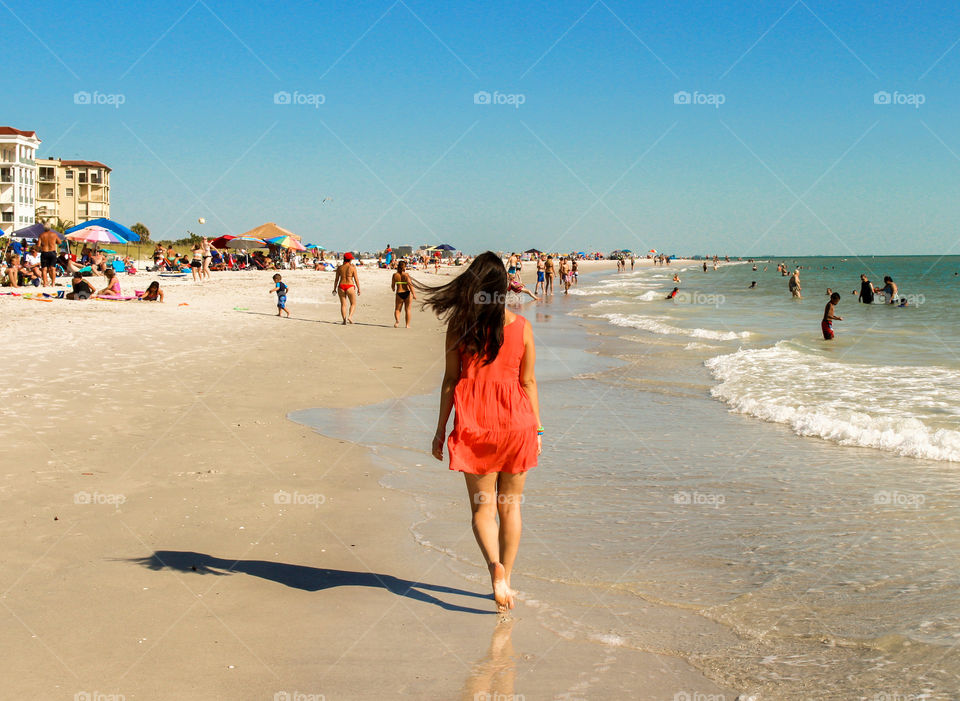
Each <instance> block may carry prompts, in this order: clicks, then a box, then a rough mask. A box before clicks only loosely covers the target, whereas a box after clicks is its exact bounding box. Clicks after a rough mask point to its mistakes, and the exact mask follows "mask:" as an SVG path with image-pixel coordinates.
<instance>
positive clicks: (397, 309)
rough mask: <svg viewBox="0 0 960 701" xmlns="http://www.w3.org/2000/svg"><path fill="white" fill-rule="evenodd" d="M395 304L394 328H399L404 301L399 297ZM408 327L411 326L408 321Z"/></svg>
mask: <svg viewBox="0 0 960 701" xmlns="http://www.w3.org/2000/svg"><path fill="white" fill-rule="evenodd" d="M394 302H395V304H394V310H393V318H394V319H395V321H394V322H393V328H397V327H398V326H400V309H401V308H402V307H403V300H402V299H400V298H399V297H397V298H396V300H394ZM407 326H410V322H409V321H407Z"/></svg>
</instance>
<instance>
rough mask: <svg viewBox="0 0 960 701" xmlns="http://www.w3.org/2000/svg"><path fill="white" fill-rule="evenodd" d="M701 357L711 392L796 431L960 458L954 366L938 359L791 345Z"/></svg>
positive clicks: (959, 389) (959, 397) (958, 384)
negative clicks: (865, 357) (863, 360)
mask: <svg viewBox="0 0 960 701" xmlns="http://www.w3.org/2000/svg"><path fill="white" fill-rule="evenodd" d="M705 365H706V366H707V368H709V369H710V371H711V372H712V373H713V376H714V377H715V378H716V379H717V380H719V381H720V384H718V385H717V386H716V387H714V388H713V389H712V390H711V393H712V394H713V396H714V397H717V398H718V399H721V400H723V401H724V402H726V403H727V404H728V405H729V406H730V407H731V408H732V409H733V410H734V411H737V412H740V413H744V414H750V415H752V416H756V417H758V418H760V419H764V420H766V421H773V422H776V423H782V424H786V425H788V426H790V427H791V428H792V429H793V431H794V432H795V433H797V434H798V435H801V436H817V437H819V438H824V439H826V440H830V441H834V442H836V443H839V444H841V445H851V446H862V447H867V448H877V449H880V450H886V451H890V452H893V453H896V454H898V455H903V456H909V457H915V458H927V459H931V460H948V461H960V430H958V429H960V373H958V372H957V371H955V370H953V369H950V368H945V367H938V366H930V367H912V366H907V367H905V366H878V365H859V364H853V363H846V362H845V363H838V362H834V361H831V360H827V359H825V358H823V357H822V356H820V355H818V354H816V353H811V352H804V351H801V350H797V349H795V348H791V347H790V346H789V345H788V344H787V343H786V342H783V341H781V342H780V343H778V344H777V345H775V346H773V347H771V348H763V349H749V350H740V351H738V352H736V353H731V354H729V355H721V356H717V357H715V358H710V359H709V360H707V361H706V363H705Z"/></svg>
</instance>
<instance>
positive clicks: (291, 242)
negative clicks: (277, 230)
mask: <svg viewBox="0 0 960 701" xmlns="http://www.w3.org/2000/svg"><path fill="white" fill-rule="evenodd" d="M266 241H267V243H272V244H273V245H274V246H280V248H292V249H293V250H295V251H305V250H307V247H306V246H304V245H303V244H302V243H300V242H299V241H297V240H296V239H295V238H293V237H292V236H274V237H273V238H272V239H266Z"/></svg>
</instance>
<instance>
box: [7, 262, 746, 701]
mask: <svg viewBox="0 0 960 701" xmlns="http://www.w3.org/2000/svg"><path fill="white" fill-rule="evenodd" d="M643 264H648V262H647V261H644V262H643ZM597 265H602V266H612V265H613V263H610V262H606V263H600V264H593V263H584V264H581V270H584V271H586V270H589V269H591V268H592V267H595V266H597ZM415 275H416V276H417V277H419V278H420V279H423V280H427V281H430V280H432V279H435V277H436V276H434V275H433V274H432V273H431V274H423V273H416V274H415ZM270 276H271V273H268V272H240V273H214V278H213V280H212V281H210V282H208V283H207V284H204V285H202V286H199V285H194V284H192V283H190V282H174V283H170V284H165V285H164V290H165V292H166V295H167V296H166V302H165V303H164V304H150V303H138V302H130V303H116V302H103V301H88V302H68V301H65V300H57V301H53V302H49V303H41V302H35V301H29V300H25V299H22V298H15V297H9V296H7V297H0V314H2V315H3V318H4V319H5V322H6V323H5V324H4V327H5V329H6V331H7V334H6V337H7V338H8V342H10V343H11V345H12V346H13V349H12V352H11V353H10V354H9V355H10V361H9V362H8V373H7V381H6V382H5V383H4V384H3V386H2V388H0V407H2V413H3V417H4V421H3V423H2V425H0V436H2V439H3V445H4V460H3V464H4V469H3V481H2V483H0V495H2V499H3V505H4V509H3V515H2V517H0V528H2V534H3V539H4V551H5V555H6V557H5V567H4V568H3V575H2V580H0V617H2V618H3V619H4V624H3V628H4V630H5V631H6V633H7V634H6V635H4V636H3V639H2V642H0V655H2V657H3V659H4V669H5V670H6V674H5V680H4V693H3V697H4V698H50V699H54V698H81V699H82V698H109V696H107V695H114V696H113V698H123V699H221V698H222V699H293V698H303V699H306V698H313V699H319V698H325V699H328V700H329V699H373V698H383V697H385V696H388V695H394V694H402V695H403V696H405V697H409V698H443V699H447V698H460V697H462V698H487V697H485V696H476V694H478V693H488V692H489V693H491V694H493V693H500V694H516V695H517V696H516V698H524V699H527V700H530V699H539V698H628V697H629V698H650V699H659V698H674V696H675V695H676V694H678V693H683V692H687V693H689V694H691V695H692V694H694V693H695V692H696V693H702V694H710V693H714V694H722V693H726V694H727V696H726V698H727V699H733V698H734V697H735V694H732V693H730V692H729V691H725V690H723V689H721V688H719V687H717V686H715V685H714V684H712V683H711V682H709V681H707V680H706V679H705V678H704V677H703V676H702V675H700V674H699V673H698V672H696V671H695V670H693V669H692V668H691V667H689V666H688V665H687V664H686V663H685V662H683V661H681V660H679V659H677V658H674V657H671V656H669V655H659V654H653V653H650V652H641V651H636V650H629V649H626V648H623V647H616V646H614V645H610V644H603V643H600V642H587V641H582V640H564V639H562V638H559V637H557V636H555V635H553V634H549V633H547V631H545V630H543V629H542V628H540V627H538V626H536V625H535V624H534V622H533V621H532V620H531V619H529V618H528V617H526V616H525V615H524V611H523V609H522V607H521V608H520V609H518V610H517V611H516V612H515V614H514V617H513V621H512V622H511V623H505V624H504V623H501V624H499V625H498V621H497V617H496V615H494V614H493V610H494V607H493V602H492V600H490V598H488V592H487V591H486V590H485V589H483V588H478V587H476V586H473V585H470V584H467V583H465V582H464V581H463V580H462V579H461V578H459V577H457V576H455V575H454V574H453V573H452V572H451V571H450V570H448V569H447V568H446V567H444V566H443V563H442V561H441V559H440V558H439V557H438V556H437V555H436V554H434V553H433V552H431V551H428V550H424V549H423V548H421V547H420V546H418V545H416V544H415V543H414V542H413V539H412V538H411V537H410V535H409V533H408V530H407V529H408V526H409V524H410V523H412V521H413V520H414V519H415V518H417V513H416V509H415V506H414V504H413V503H412V502H411V501H410V500H409V499H408V498H407V497H406V496H405V495H403V494H401V493H398V492H394V491H390V490H387V489H384V488H382V487H380V486H379V485H378V476H379V474H380V473H379V471H378V470H377V469H376V468H374V466H373V465H372V464H371V462H370V461H369V457H368V455H367V451H366V450H365V449H364V448H362V447H360V446H358V445H355V444H352V443H348V442H343V441H337V440H333V439H329V438H325V437H323V436H320V435H318V434H316V433H314V432H312V431H311V430H309V429H307V428H305V427H303V426H300V425H297V424H295V423H293V422H291V421H289V420H288V419H287V418H286V416H287V414H288V413H289V412H291V411H293V410H297V409H303V408H309V407H319V406H328V407H329V406H332V407H340V406H349V405H356V404H365V403H373V402H376V401H382V400H385V399H389V398H390V397H400V396H404V395H407V394H413V393H426V392H430V391H433V390H435V388H436V387H437V385H438V384H439V380H440V375H441V373H442V364H441V361H442V354H441V344H442V329H441V327H440V325H439V323H438V322H437V321H436V320H435V319H434V318H432V317H431V316H430V315H428V314H427V313H422V312H420V311H419V310H417V311H416V312H415V315H414V321H413V328H412V329H409V330H406V329H394V328H393V310H392V293H391V292H390V290H389V272H387V271H378V270H370V269H367V268H364V269H361V272H360V281H361V285H362V294H361V296H360V307H359V309H358V312H357V315H356V321H357V323H356V324H355V325H354V326H350V327H343V326H341V325H340V323H339V310H338V306H337V303H336V298H335V297H334V296H333V295H332V294H331V288H332V286H333V284H332V283H333V276H332V274H331V273H318V272H314V271H309V270H305V271H284V272H283V277H284V281H285V282H287V284H288V285H289V286H290V293H289V297H288V306H289V308H290V310H291V313H292V315H293V318H292V319H289V320H288V319H278V318H276V317H275V316H274V315H275V313H276V307H275V306H274V305H275V301H274V300H275V298H274V295H273V294H272V293H271V292H270V288H271V282H270ZM527 277H528V278H532V277H533V275H532V273H531V274H530V275H528V276H527ZM151 279H153V278H152V277H151V275H150V274H149V273H147V274H145V273H139V274H138V275H137V276H135V277H127V276H123V277H122V279H121V283H122V285H123V287H124V291H127V290H130V289H133V288H134V287H135V288H136V289H143V288H144V287H145V286H146V283H147V282H149V281H150V280H151ZM441 279H444V278H443V276H441ZM64 282H66V281H65V280H64ZM428 441H429V435H427V433H426V432H425V434H424V437H423V443H424V446H426V444H427V443H428ZM425 450H426V447H425ZM425 456H426V453H425ZM542 463H543V467H542V468H541V469H549V456H544V459H543V461H542ZM424 469H429V470H432V471H435V472H436V475H437V479H438V480H448V481H449V482H450V490H451V495H452V498H460V491H461V489H462V484H461V482H460V481H458V480H456V478H455V476H453V475H450V474H448V471H447V469H446V466H445V465H441V464H440V463H427V462H426V461H425V467H424ZM463 523H464V531H465V533H466V536H467V537H472V536H470V535H469V519H468V507H467V504H466V501H465V500H464V521H463ZM462 536H463V534H461V533H457V534H451V537H454V538H456V537H462ZM522 552H523V551H522V548H521V558H522ZM477 567H478V571H479V570H480V557H479V554H478V555H477ZM84 694H87V696H84ZM97 694H100V695H101V696H97ZM284 694H286V695H284ZM297 694H300V696H297ZM521 695H522V696H521ZM490 698H501V697H493V696H491V697H490ZM503 698H507V697H506V696H504V697H503Z"/></svg>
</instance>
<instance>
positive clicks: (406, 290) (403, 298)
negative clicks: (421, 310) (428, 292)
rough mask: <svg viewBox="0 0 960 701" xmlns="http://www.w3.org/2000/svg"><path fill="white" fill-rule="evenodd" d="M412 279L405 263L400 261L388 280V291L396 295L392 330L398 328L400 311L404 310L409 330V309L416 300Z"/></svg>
mask: <svg viewBox="0 0 960 701" xmlns="http://www.w3.org/2000/svg"><path fill="white" fill-rule="evenodd" d="M412 282H413V278H411V277H410V273H408V272H407V262H406V261H405V260H401V261H400V262H398V263H397V272H395V273H394V274H393V277H392V278H391V279H390V289H391V290H393V291H394V292H395V293H396V300H395V306H394V310H393V318H394V319H395V320H396V321H395V322H394V324H393V328H398V327H399V326H400V310H401V309H405V310H406V318H407V326H406V328H408V329H409V328H410V307H411V306H412V304H413V300H415V299H416V298H417V293H416V292H415V291H414V289H413V285H412V284H411V283H412Z"/></svg>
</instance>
